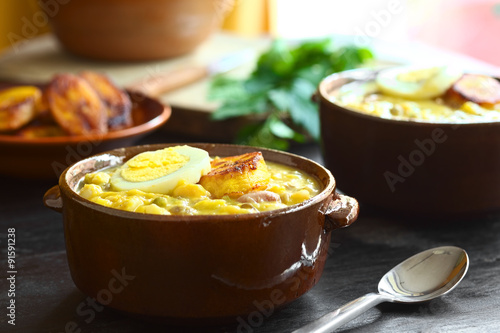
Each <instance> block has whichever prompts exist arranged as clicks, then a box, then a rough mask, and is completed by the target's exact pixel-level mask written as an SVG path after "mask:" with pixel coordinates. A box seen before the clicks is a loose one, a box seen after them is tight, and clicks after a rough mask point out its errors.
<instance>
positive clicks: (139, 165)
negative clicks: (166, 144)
mask: <svg viewBox="0 0 500 333" xmlns="http://www.w3.org/2000/svg"><path fill="white" fill-rule="evenodd" d="M187 162H189V156H186V155H182V154H179V153H178V152H176V151H175V150H173V149H172V148H165V149H163V150H161V151H155V152H146V153H142V154H139V155H137V156H136V157H134V158H132V159H130V160H129V161H128V162H127V163H126V165H127V166H128V168H124V169H122V171H121V176H122V178H123V179H125V180H127V181H129V182H143V181H148V180H153V179H157V178H160V177H163V176H166V175H169V174H171V173H173V172H175V171H177V170H179V169H180V168H182V167H183V166H184V165H185V164H186V163H187Z"/></svg>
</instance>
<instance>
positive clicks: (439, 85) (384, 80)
mask: <svg viewBox="0 0 500 333" xmlns="http://www.w3.org/2000/svg"><path fill="white" fill-rule="evenodd" d="M462 75H463V72H462V71H461V70H459V69H457V68H454V67H451V66H434V67H431V66H403V67H396V68H389V69H385V70H382V71H380V72H379V74H378V75H377V78H376V83H377V85H378V87H379V89H380V91H381V92H382V93H384V94H386V95H390V96H396V97H403V98H407V99H430V98H435V97H438V96H441V95H442V94H444V93H445V92H446V91H447V90H448V89H449V88H450V87H451V86H452V85H453V83H455V82H456V81H457V80H458V79H459V78H460V77H461V76H462Z"/></svg>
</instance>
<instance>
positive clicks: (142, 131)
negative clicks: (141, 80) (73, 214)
mask: <svg viewBox="0 0 500 333" xmlns="http://www.w3.org/2000/svg"><path fill="white" fill-rule="evenodd" d="M129 96H130V98H131V100H132V119H133V126H131V127H129V128H124V129H120V130H114V131H110V132H108V133H106V134H104V135H98V134H92V135H74V136H69V135H66V136H53V137H36V138H27V137H21V136H15V135H7V134H2V135H0V155H1V156H2V159H5V161H7V162H6V163H0V174H1V175H7V176H16V177H20V178H57V177H59V175H60V174H61V173H62V172H63V171H64V169H66V168H67V167H68V166H70V165H71V164H73V163H75V162H76V161H78V160H81V159H83V158H85V157H88V156H91V155H94V154H96V153H99V152H103V151H107V150H110V149H113V148H117V147H123V146H127V145H131V144H133V143H135V142H136V141H137V140H139V139H140V138H142V137H143V136H145V135H146V134H148V133H151V132H153V131H154V130H156V129H158V128H159V127H161V126H162V125H163V124H165V122H166V121H167V120H168V119H169V118H170V114H171V109H170V107H169V106H167V105H164V104H162V103H160V102H159V101H158V100H156V99H153V98H149V97H147V96H145V95H143V94H141V93H136V92H129Z"/></svg>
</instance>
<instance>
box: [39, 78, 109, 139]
mask: <svg viewBox="0 0 500 333" xmlns="http://www.w3.org/2000/svg"><path fill="white" fill-rule="evenodd" d="M46 96H47V102H48V104H49V107H50V111H51V113H52V116H53V117H54V119H55V120H56V122H57V123H58V124H59V125H60V126H61V127H62V128H63V129H64V131H66V132H67V133H68V134H71V135H87V134H105V133H107V131H108V126H107V123H108V117H107V113H106V109H105V106H104V103H103V102H102V101H101V99H100V98H99V95H98V94H97V92H96V91H95V90H94V89H93V88H92V87H91V86H90V84H89V83H88V82H87V81H85V80H84V79H82V78H81V77H78V76H76V75H73V74H58V75H55V76H54V77H53V78H52V80H51V81H50V83H49V85H48V87H47V90H46Z"/></svg>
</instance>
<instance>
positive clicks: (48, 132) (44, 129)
mask: <svg viewBox="0 0 500 333" xmlns="http://www.w3.org/2000/svg"><path fill="white" fill-rule="evenodd" d="M16 135H17V136H21V137H23V138H27V139H33V138H44V137H53V136H64V135H66V133H65V132H64V131H63V129H62V128H61V127H59V126H58V125H55V124H54V125H31V124H30V125H28V126H27V127H25V128H23V129H21V130H19V131H18V132H17V133H16Z"/></svg>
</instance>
